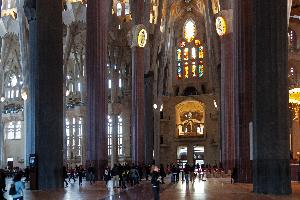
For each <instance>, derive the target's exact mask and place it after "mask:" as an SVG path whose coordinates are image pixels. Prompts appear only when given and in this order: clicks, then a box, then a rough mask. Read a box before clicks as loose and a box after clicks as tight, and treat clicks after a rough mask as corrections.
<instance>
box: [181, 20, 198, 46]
mask: <svg viewBox="0 0 300 200" xmlns="http://www.w3.org/2000/svg"><path fill="white" fill-rule="evenodd" d="M183 33H184V34H183V35H184V38H185V39H186V41H188V42H191V41H192V40H193V39H194V38H195V35H196V25H195V22H194V21H193V20H191V19H189V20H187V21H186V22H185V24H184V30H183Z"/></svg>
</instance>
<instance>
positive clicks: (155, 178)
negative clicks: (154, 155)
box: [151, 166, 161, 200]
mask: <svg viewBox="0 0 300 200" xmlns="http://www.w3.org/2000/svg"><path fill="white" fill-rule="evenodd" d="M160 182H161V176H160V175H159V169H158V167H157V166H154V169H153V172H152V175H151V185H152V191H153V196H154V200H159V184H160Z"/></svg>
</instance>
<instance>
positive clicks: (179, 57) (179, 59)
mask: <svg viewBox="0 0 300 200" xmlns="http://www.w3.org/2000/svg"><path fill="white" fill-rule="evenodd" d="M177 61H181V49H177Z"/></svg>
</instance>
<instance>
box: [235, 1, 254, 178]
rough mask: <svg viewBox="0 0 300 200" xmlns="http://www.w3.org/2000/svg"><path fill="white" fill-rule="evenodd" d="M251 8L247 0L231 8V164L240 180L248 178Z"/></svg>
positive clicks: (250, 113)
mask: <svg viewBox="0 0 300 200" xmlns="http://www.w3.org/2000/svg"><path fill="white" fill-rule="evenodd" d="M251 8H252V5H251V0H243V1H239V0H236V1H235V3H234V7H233V15H234V18H233V30H234V31H233V40H234V48H233V52H234V65H233V70H234V71H233V76H234V77H233V82H234V83H233V88H234V99H233V102H234V108H233V109H234V113H233V114H234V132H235V133H234V134H235V153H236V155H235V158H236V162H235V167H237V181H238V182H242V183H249V182H251V181H252V174H251V172H252V170H251V162H250V136H249V123H250V122H251V121H252V101H251V98H252V93H251V91H252V82H251V74H252V70H251V63H252V62H251V58H252V53H251V51H252V49H251V31H252V28H253V27H252V25H251V18H252V9H251Z"/></svg>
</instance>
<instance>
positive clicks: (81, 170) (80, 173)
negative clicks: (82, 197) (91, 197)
mask: <svg viewBox="0 0 300 200" xmlns="http://www.w3.org/2000/svg"><path fill="white" fill-rule="evenodd" d="M77 174H78V182H79V186H81V185H82V177H83V168H82V165H81V166H80V167H79V168H78V169H77Z"/></svg>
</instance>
